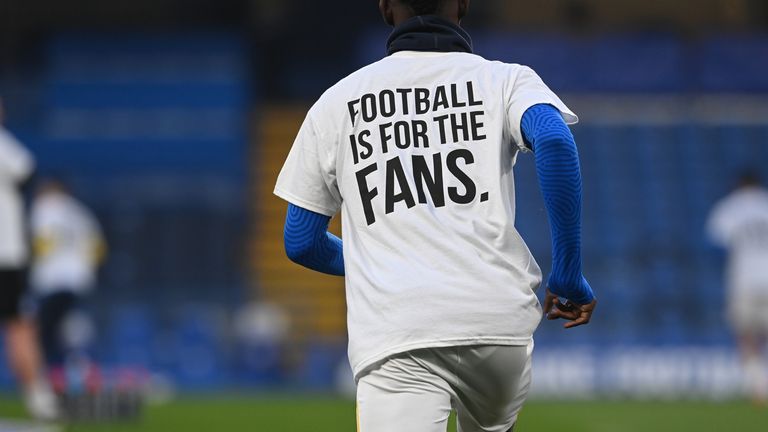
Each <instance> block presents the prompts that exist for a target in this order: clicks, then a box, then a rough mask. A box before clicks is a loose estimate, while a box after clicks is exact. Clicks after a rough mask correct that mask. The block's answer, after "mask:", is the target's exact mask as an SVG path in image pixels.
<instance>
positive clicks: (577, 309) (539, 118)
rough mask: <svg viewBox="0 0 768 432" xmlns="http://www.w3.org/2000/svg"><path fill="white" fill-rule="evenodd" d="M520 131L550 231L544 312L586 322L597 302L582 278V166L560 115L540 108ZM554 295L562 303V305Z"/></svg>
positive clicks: (535, 108) (574, 323) (524, 120)
mask: <svg viewBox="0 0 768 432" xmlns="http://www.w3.org/2000/svg"><path fill="white" fill-rule="evenodd" d="M521 129H522V132H523V136H524V138H525V140H526V142H527V144H528V145H529V146H530V147H531V149H532V150H533V152H534V155H535V158H536V172H537V174H538V177H539V185H540V187H541V191H542V195H543V196H544V203H545V206H546V209H547V215H548V216H549V224H550V230H551V233H552V273H551V275H550V277H549V283H548V288H547V298H546V300H545V303H544V312H545V313H546V314H547V316H548V317H549V318H550V319H557V318H564V319H567V320H569V321H570V322H568V323H566V324H565V327H566V328H571V327H576V326H579V325H582V324H587V323H588V322H589V320H590V318H591V315H592V310H593V309H594V307H595V304H596V300H595V296H594V294H593V292H592V288H591V287H590V286H589V283H588V282H587V280H586V279H585V278H584V276H583V274H582V265H581V168H580V166H579V153H578V150H577V148H576V143H575V141H574V139H573V134H571V130H570V129H569V128H568V125H566V124H565V122H564V121H563V118H562V116H561V114H560V112H559V111H558V110H557V109H556V108H554V107H553V106H551V105H546V104H540V105H535V106H533V107H531V108H529V109H528V110H527V111H526V112H525V114H524V115H523V118H522V122H521ZM559 297H563V298H565V299H567V302H566V303H565V304H563V303H561V302H560V300H559Z"/></svg>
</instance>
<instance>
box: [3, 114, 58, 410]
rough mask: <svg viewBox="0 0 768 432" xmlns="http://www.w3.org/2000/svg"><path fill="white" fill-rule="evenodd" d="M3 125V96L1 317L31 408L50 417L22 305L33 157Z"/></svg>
mask: <svg viewBox="0 0 768 432" xmlns="http://www.w3.org/2000/svg"><path fill="white" fill-rule="evenodd" d="M2 125H3V106H2V100H0V320H1V321H2V326H3V328H4V330H5V338H6V350H7V354H8V358H9V363H10V365H11V368H12V369H13V372H14V374H15V375H16V378H17V380H18V382H19V384H20V385H21V387H22V391H23V394H24V401H25V404H26V406H27V409H28V411H29V413H30V414H31V415H32V416H33V417H35V418H38V419H42V420H52V419H55V418H56V417H57V415H58V409H57V405H56V399H55V397H54V395H53V393H52V391H51V389H50V386H49V385H48V382H47V381H46V379H45V378H44V376H45V375H44V373H43V368H42V360H41V356H40V348H39V344H38V340H37V334H36V332H35V324H34V322H33V321H32V319H31V318H30V317H28V316H25V314H23V313H22V311H21V300H22V297H24V294H25V291H26V286H27V278H26V276H27V266H28V259H29V257H28V254H29V251H28V249H29V248H28V245H27V235H26V228H25V226H26V224H25V212H24V205H23V200H22V192H21V188H22V184H23V183H24V182H26V181H27V180H28V179H29V177H30V176H31V175H32V172H33V169H34V160H33V158H32V155H31V154H30V153H29V152H28V151H27V150H26V149H25V148H24V147H23V146H22V145H21V143H19V142H18V141H17V140H16V139H15V138H14V137H13V136H12V135H11V134H10V133H9V132H8V131H7V130H5V129H4V128H3V126H2Z"/></svg>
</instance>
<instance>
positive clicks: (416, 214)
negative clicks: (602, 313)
mask: <svg viewBox="0 0 768 432" xmlns="http://www.w3.org/2000/svg"><path fill="white" fill-rule="evenodd" d="M540 103H545V104H551V105H553V106H555V107H556V108H558V109H559V110H560V111H561V113H562V114H563V116H564V118H565V120H566V121H567V122H569V123H574V122H576V121H577V118H576V116H575V115H574V114H573V113H572V112H571V111H570V110H569V109H568V108H567V107H566V106H565V105H564V104H563V103H562V102H561V101H560V99H559V98H558V97H557V96H556V95H555V94H554V93H552V91H551V90H549V88H547V86H546V85H544V83H543V82H542V81H541V79H540V78H539V77H538V76H537V75H536V74H535V73H534V72H533V71H532V70H531V69H529V68H527V67H524V66H520V65H509V64H504V63H500V62H491V61H487V60H485V59H483V58H481V57H479V56H476V55H473V54H467V53H436V52H413V51H404V52H398V53H396V54H394V55H392V56H390V57H387V58H385V59H383V60H381V61H379V62H377V63H374V64H373V65H370V66H368V67H366V68H363V69H361V70H360V71H358V72H356V73H354V74H352V75H351V76H349V77H347V78H346V79H344V80H342V81H341V82H340V83H338V84H337V85H336V86H334V87H333V88H331V89H330V90H329V91H327V92H326V93H325V94H324V95H323V96H322V97H321V99H320V100H319V101H318V102H317V103H316V104H315V105H314V106H313V107H312V109H311V110H310V112H309V114H308V115H307V118H306V120H305V122H304V124H303V126H302V128H301V130H300V132H299V135H298V137H297V138H296V141H295V143H294V145H293V148H292V150H291V152H290V155H289V156H288V159H287V161H286V163H285V166H284V167H283V170H282V172H281V174H280V176H279V178H278V181H277V186H276V188H275V194H277V195H278V196H280V197H282V198H284V199H285V200H287V201H289V202H291V203H293V204H295V205H297V206H300V207H303V208H306V209H308V210H312V211H315V212H318V213H322V214H325V215H328V216H333V215H334V214H336V213H337V212H338V211H339V210H341V212H342V216H343V228H342V234H343V240H344V242H343V244H344V259H345V266H346V291H347V305H348V328H349V344H350V345H349V355H350V362H351V364H352V367H353V370H354V372H355V374H356V375H358V376H359V374H360V372H362V371H363V370H364V369H365V368H366V367H368V366H370V365H372V364H373V363H375V362H377V361H380V360H382V359H384V358H386V357H387V356H390V355H392V354H396V353H399V352H403V351H407V350H411V349H416V348H425V347H437V346H456V345H473V344H502V345H524V344H527V343H528V342H530V339H531V335H532V333H533V331H534V330H535V328H536V327H537V325H538V323H539V320H540V316H541V309H540V307H539V303H538V300H537V298H536V296H535V294H534V291H535V290H536V289H537V288H538V287H539V285H540V284H541V272H540V270H539V267H538V265H537V264H536V262H535V260H534V259H533V257H532V256H531V253H530V252H529V250H528V248H527V247H526V245H525V243H524V242H523V240H522V239H521V237H520V235H519V234H518V232H517V230H516V229H515V198H514V178H513V170H512V168H513V166H514V163H515V159H516V157H517V153H518V152H520V151H521V150H522V151H525V150H526V147H525V145H524V143H523V139H522V133H521V131H520V121H521V118H522V115H523V113H524V112H525V111H526V110H527V109H528V108H529V107H531V106H533V105H536V104H540ZM524 187H536V186H535V185H526V186H524ZM522 205H525V203H522Z"/></svg>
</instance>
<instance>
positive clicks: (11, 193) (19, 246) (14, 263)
mask: <svg viewBox="0 0 768 432" xmlns="http://www.w3.org/2000/svg"><path fill="white" fill-rule="evenodd" d="M33 169H34V159H33V158H32V155H31V154H30V153H29V152H28V151H27V150H26V149H25V148H24V146H22V145H21V143H19V142H18V141H17V140H16V138H14V137H13V136H12V135H11V134H10V133H8V131H6V130H5V129H3V128H2V127H0V270H4V269H6V270H7V269H17V268H20V267H23V266H25V265H26V263H27V259H28V252H29V251H28V247H27V240H26V233H25V228H24V227H25V224H24V207H23V203H22V199H21V193H20V191H19V184H20V183H21V182H23V181H24V180H25V179H26V178H27V177H29V175H30V174H32V170H33Z"/></svg>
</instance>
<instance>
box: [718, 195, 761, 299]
mask: <svg viewBox="0 0 768 432" xmlns="http://www.w3.org/2000/svg"><path fill="white" fill-rule="evenodd" d="M708 228H709V233H710V236H711V237H712V239H713V240H715V241H716V242H717V243H718V244H720V245H721V246H723V247H725V248H727V249H728V254H729V259H728V269H727V277H728V285H729V288H730V289H731V290H732V294H733V295H740V294H745V295H755V294H760V295H763V296H767V297H768V265H766V264H768V190H765V189H762V188H758V187H750V188H742V189H739V190H737V191H735V192H733V193H731V194H730V195H728V196H727V197H726V198H724V199H723V200H722V201H720V202H719V203H718V204H717V205H716V206H715V209H714V210H713V211H712V214H711V216H710V219H709V227H708Z"/></svg>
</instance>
